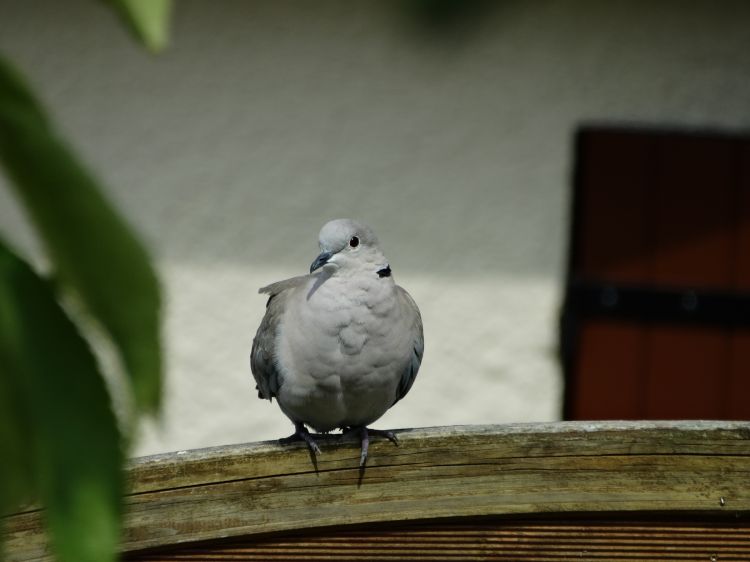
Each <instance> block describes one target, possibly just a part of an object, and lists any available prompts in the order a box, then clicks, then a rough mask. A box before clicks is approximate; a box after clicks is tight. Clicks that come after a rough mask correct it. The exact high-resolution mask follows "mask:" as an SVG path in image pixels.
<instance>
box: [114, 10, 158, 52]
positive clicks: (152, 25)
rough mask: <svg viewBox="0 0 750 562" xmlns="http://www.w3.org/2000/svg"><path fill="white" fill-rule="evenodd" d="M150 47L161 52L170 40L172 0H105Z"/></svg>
mask: <svg viewBox="0 0 750 562" xmlns="http://www.w3.org/2000/svg"><path fill="white" fill-rule="evenodd" d="M105 2H106V3H107V4H110V5H111V6H113V7H114V8H115V10H116V11H117V12H118V13H119V14H120V16H121V17H122V18H123V19H124V20H125V22H126V23H127V24H128V27H130V29H131V31H132V32H133V33H134V34H135V36H136V37H138V39H140V40H141V41H142V42H143V44H144V45H146V47H147V48H148V49H150V50H151V51H153V52H159V51H161V50H162V49H164V47H166V46H167V42H168V41H169V20H170V15H171V13H172V0H105Z"/></svg>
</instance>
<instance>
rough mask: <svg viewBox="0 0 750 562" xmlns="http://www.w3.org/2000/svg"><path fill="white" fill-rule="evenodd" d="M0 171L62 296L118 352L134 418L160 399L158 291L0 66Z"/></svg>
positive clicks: (118, 222)
mask: <svg viewBox="0 0 750 562" xmlns="http://www.w3.org/2000/svg"><path fill="white" fill-rule="evenodd" d="M0 165H2V166H3V167H4V168H5V170H6V171H7V173H8V175H9V177H10V179H11V180H12V181H11V185H12V186H13V187H14V188H15V191H16V193H17V194H18V196H19V198H20V200H21V201H22V202H23V203H24V205H25V207H26V209H27V211H28V213H29V216H30V218H31V220H32V222H33V223H34V224H35V226H36V227H37V230H38V232H39V234H40V237H41V239H42V242H43V244H44V245H45V247H46V249H47V252H48V254H49V256H50V258H51V261H52V263H53V265H54V267H55V273H56V274H57V275H58V276H59V281H60V282H61V283H62V285H63V286H64V287H65V288H69V289H72V290H73V293H74V294H75V295H76V296H78V297H79V298H80V300H81V301H82V302H83V304H84V305H85V306H86V308H87V310H88V311H89V312H90V313H91V314H92V315H93V317H94V318H95V319H96V320H98V321H99V323H100V324H101V325H102V326H103V327H104V328H105V329H106V331H107V332H108V333H109V335H110V336H111V338H112V340H113V342H114V343H115V346H116V347H117V349H118V350H119V352H120V355H121V357H122V359H123V363H124V365H125V368H126V370H127V372H128V374H129V375H130V380H131V384H132V388H133V394H134V396H135V404H136V407H137V408H138V410H139V411H145V412H156V411H157V410H158V407H159V403H160V398H161V367H162V365H161V363H162V360H161V347H160V334H159V316H160V290H159V285H158V281H157V278H156V275H155V273H154V271H153V269H152V267H151V264H150V261H149V259H148V256H147V254H146V251H145V250H144V248H143V246H142V245H141V244H140V243H139V242H138V240H137V239H136V238H135V237H134V236H133V234H132V233H131V231H130V229H129V228H128V227H127V225H126V224H125V223H124V221H123V220H122V219H121V218H120V216H119V215H118V214H117V213H116V212H115V211H114V209H113V208H112V207H111V206H110V205H109V203H108V202H107V201H106V200H105V198H104V197H103V195H102V193H101V190H100V188H99V186H98V184H97V182H96V180H95V179H94V178H93V177H92V176H91V175H90V174H89V173H88V171H87V170H86V169H84V167H83V166H82V165H81V164H80V163H79V162H78V160H77V159H76V158H75V156H74V155H73V153H72V152H71V151H70V149H69V148H68V147H67V146H66V145H65V143H64V142H63V141H62V140H61V139H60V138H58V136H57V135H56V133H55V131H53V129H52V127H51V126H50V123H49V121H48V120H47V118H46V116H45V115H44V113H43V111H42V109H41V106H40V105H39V104H38V103H37V102H36V100H35V99H34V98H33V96H32V95H31V92H30V91H29V90H28V88H27V87H26V85H25V84H24V82H23V80H22V79H21V77H20V76H19V75H18V73H17V72H15V70H14V69H13V68H12V67H11V66H10V65H9V64H8V63H7V62H5V61H3V59H2V58H0Z"/></svg>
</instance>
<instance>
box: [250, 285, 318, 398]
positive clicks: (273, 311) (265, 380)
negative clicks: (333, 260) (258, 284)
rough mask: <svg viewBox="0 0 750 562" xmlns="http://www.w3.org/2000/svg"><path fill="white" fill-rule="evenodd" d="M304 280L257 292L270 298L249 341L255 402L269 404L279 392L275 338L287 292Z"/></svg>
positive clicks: (269, 286) (268, 287) (270, 286)
mask: <svg viewBox="0 0 750 562" xmlns="http://www.w3.org/2000/svg"><path fill="white" fill-rule="evenodd" d="M307 278H308V276H306V275H303V276H300V277H294V278H292V279H286V280H284V281H279V282H278V283H273V284H271V285H268V286H267V287H263V288H262V289H260V290H259V291H258V292H259V293H265V294H268V295H270V296H269V297H268V302H267V303H266V314H265V316H263V320H262V321H261V323H260V326H259V327H258V332H257V333H256V334H255V338H253V348H252V351H251V352H250V370H251V371H252V372H253V377H255V382H256V384H257V386H256V388H257V389H258V398H265V399H267V400H271V399H272V398H273V397H274V396H276V394H277V393H278V391H279V385H280V384H281V382H280V378H279V371H278V367H277V364H276V349H275V347H276V334H277V333H278V329H279V323H280V322H281V317H282V315H283V313H284V307H285V305H286V300H287V298H288V296H289V294H290V293H291V290H292V289H294V288H295V287H298V286H300V285H302V284H303V283H304V282H305V281H306V280H307Z"/></svg>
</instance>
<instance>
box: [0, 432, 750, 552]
mask: <svg viewBox="0 0 750 562" xmlns="http://www.w3.org/2000/svg"><path fill="white" fill-rule="evenodd" d="M398 437H399V439H400V441H401V444H400V446H399V447H395V446H394V445H393V444H391V443H390V442H387V441H376V442H375V443H373V444H372V445H371V456H370V459H369V460H368V466H367V468H366V470H365V471H364V473H361V472H360V471H359V469H358V466H357V460H358V455H359V448H358V443H356V442H355V441H354V440H353V439H344V438H341V437H336V436H330V437H327V438H324V439H322V440H321V442H320V444H321V448H322V449H323V454H322V455H321V456H320V457H319V458H318V459H317V469H316V468H315V467H314V466H313V464H312V462H311V458H310V455H309V453H308V451H307V449H306V448H305V447H304V446H303V445H301V444H299V445H297V444H294V445H283V446H282V445H279V444H278V443H276V442H263V443H251V444H244V445H232V446H225V447H215V448H209V449H200V450H194V451H181V452H177V453H170V454H165V455H157V456H153V457H145V458H140V459H135V460H134V461H132V463H131V465H130V467H129V469H128V474H129V481H130V492H129V493H128V495H127V497H126V509H127V517H126V524H125V531H124V537H123V542H122V549H123V552H129V551H134V550H140V549H144V548H152V547H160V546H165V545H178V544H184V543H190V542H193V541H203V540H214V539H221V538H227V537H239V536H249V535H262V534H267V533H275V532H285V531H297V530H303V529H312V528H318V527H341V526H345V525H353V524H372V523H378V522H404V521H413V520H430V519H442V518H457V517H470V516H496V515H516V516H528V515H530V514H546V513H557V514H571V515H574V514H591V513H595V512H607V513H615V514H633V513H640V512H666V513H671V514H687V513H691V514H696V513H697V514H702V515H704V516H705V517H707V518H721V517H722V516H726V515H732V514H734V515H738V516H739V515H745V514H750V423H746V422H697V421H696V422H693V421H690V422H564V423H544V424H509V425H501V426H458V427H436V428H425V429H410V430H403V431H399V432H398ZM5 526H6V545H7V547H8V552H9V559H10V560H13V561H28V560H47V559H48V558H47V556H48V553H47V550H46V545H45V542H44V538H43V534H42V530H41V526H40V514H39V512H38V511H29V512H26V513H21V514H17V515H13V516H11V517H9V518H7V519H6V521H5Z"/></svg>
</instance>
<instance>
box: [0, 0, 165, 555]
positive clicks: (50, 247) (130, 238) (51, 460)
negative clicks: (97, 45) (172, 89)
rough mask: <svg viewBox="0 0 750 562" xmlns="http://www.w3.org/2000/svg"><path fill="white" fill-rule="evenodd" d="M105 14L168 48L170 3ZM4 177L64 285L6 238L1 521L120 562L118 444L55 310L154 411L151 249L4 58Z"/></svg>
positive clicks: (0, 92) (2, 253)
mask: <svg viewBox="0 0 750 562" xmlns="http://www.w3.org/2000/svg"><path fill="white" fill-rule="evenodd" d="M107 3H108V4H110V5H111V6H113V7H114V8H116V10H117V11H118V12H119V14H120V15H121V16H122V17H123V18H124V19H125V20H126V21H127V23H128V25H129V26H130V27H131V30H132V31H133V32H134V33H135V34H136V36H137V37H139V38H140V39H141V40H142V41H143V42H144V44H145V45H146V46H147V47H148V48H150V49H151V50H152V51H156V50H159V49H161V48H163V47H164V46H165V45H166V42H167V23H168V17H169V13H170V10H171V0H107ZM0 167H2V169H3V170H4V171H5V173H6V174H7V177H8V179H9V180H10V185H11V186H12V188H13V190H14V191H15V193H16V195H17V196H18V199H19V200H20V201H21V203H22V204H23V205H24V207H25V209H26V211H27V213H28V217H29V219H30V220H31V222H32V224H33V225H34V226H35V228H36V230H37V233H38V235H39V238H40V240H41V241H42V244H43V246H44V248H45V250H46V252H47V254H48V257H49V261H50V263H51V266H52V269H53V271H52V274H53V275H54V276H55V280H56V283H55V285H54V286H53V285H52V283H50V281H49V280H47V279H45V278H44V277H42V276H40V275H39V274H38V273H36V272H35V271H34V270H33V269H32V268H31V267H30V266H29V265H28V264H27V263H26V262H25V261H24V260H23V259H22V258H20V257H19V256H17V255H16V254H15V253H14V252H13V251H12V250H10V249H9V248H8V246H7V245H6V244H5V243H4V242H3V241H2V240H0V515H3V514H6V513H10V512H12V511H14V510H16V509H18V507H19V506H20V505H22V504H23V503H26V502H41V503H42V504H43V505H44V507H45V512H44V513H45V519H46V522H47V527H48V530H49V533H50V538H51V543H52V547H53V552H54V553H55V555H56V557H57V558H58V559H59V560H60V561H61V562H107V561H112V560H115V559H116V549H117V544H118V540H119V534H120V525H121V519H122V516H121V497H122V463H123V459H124V452H123V446H122V444H123V439H122V437H121V435H120V431H119V429H118V425H117V420H116V419H115V416H114V414H113V412H112V407H111V401H110V396H109V394H108V392H107V388H106V385H105V383H104V380H103V378H102V375H101V372H100V370H99V366H98V365H97V362H96V359H95V357H94V355H93V353H92V352H91V349H90V348H89V345H88V343H87V342H86V340H85V339H84V338H83V337H82V335H81V332H80V330H79V328H78V327H77V325H76V323H75V321H74V319H73V318H71V316H70V315H69V314H68V312H67V311H66V310H65V309H64V308H63V307H62V306H61V305H60V304H59V303H60V300H61V297H63V296H64V297H74V298H75V299H76V302H77V303H79V304H80V305H82V309H83V311H84V312H87V313H88V315H89V316H90V318H91V319H92V320H93V321H94V322H95V323H96V324H98V325H99V326H100V327H101V328H103V330H104V332H105V334H107V335H108V336H109V338H110V339H111V342H112V344H113V346H114V348H115V349H116V350H117V351H118V353H119V355H120V358H121V359H122V363H123V365H124V367H125V371H126V372H127V374H128V376H129V381H130V388H131V390H132V395H133V398H134V400H133V402H134V404H135V406H136V409H135V414H136V416H137V415H139V414H144V413H156V412H157V411H158V409H159V405H160V402H161V369H162V358H161V345H160V337H159V331H160V299H161V297H160V288H159V284H158V281H157V278H156V275H155V272H154V270H153V268H152V266H151V263H150V260H149V258H148V256H147V254H146V252H145V250H144V248H143V246H142V245H141V244H140V242H139V241H138V240H137V238H136V237H135V236H134V235H133V234H132V232H131V231H130V229H129V228H128V226H127V225H126V224H125V222H124V221H123V220H122V218H121V217H120V216H119V215H118V214H117V213H116V212H115V210H114V209H113V208H112V207H111V206H110V205H109V203H108V202H107V201H106V199H105V198H104V196H103V195H102V190H101V188H100V186H99V184H98V182H97V180H96V179H95V178H94V177H93V176H92V175H91V174H90V173H89V172H88V171H87V170H86V168H85V167H84V166H83V165H82V164H81V163H80V161H79V160H78V159H77V158H76V156H75V155H74V154H73V152H72V150H71V149H70V148H69V147H68V146H67V144H66V143H65V142H64V141H63V140H62V139H61V138H60V137H59V135H58V134H57V133H56V131H55V130H54V127H53V125H52V123H51V121H50V120H49V118H48V117H47V115H46V114H45V112H44V111H43V109H42V107H41V105H40V104H39V103H38V102H37V101H36V99H35V96H34V95H32V93H31V91H30V89H29V88H28V86H27V85H26V84H25V82H24V80H23V79H22V78H21V76H20V75H19V73H18V72H17V71H16V70H15V69H14V68H13V67H12V65H11V64H10V63H9V62H7V61H5V60H4V59H3V58H2V57H1V56H0ZM61 293H62V294H61ZM1 524H2V520H0V525H1ZM1 530H2V529H0V531H1ZM0 543H2V534H1V533H0ZM0 546H2V545H1V544H0ZM0 558H2V552H1V551H0Z"/></svg>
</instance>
